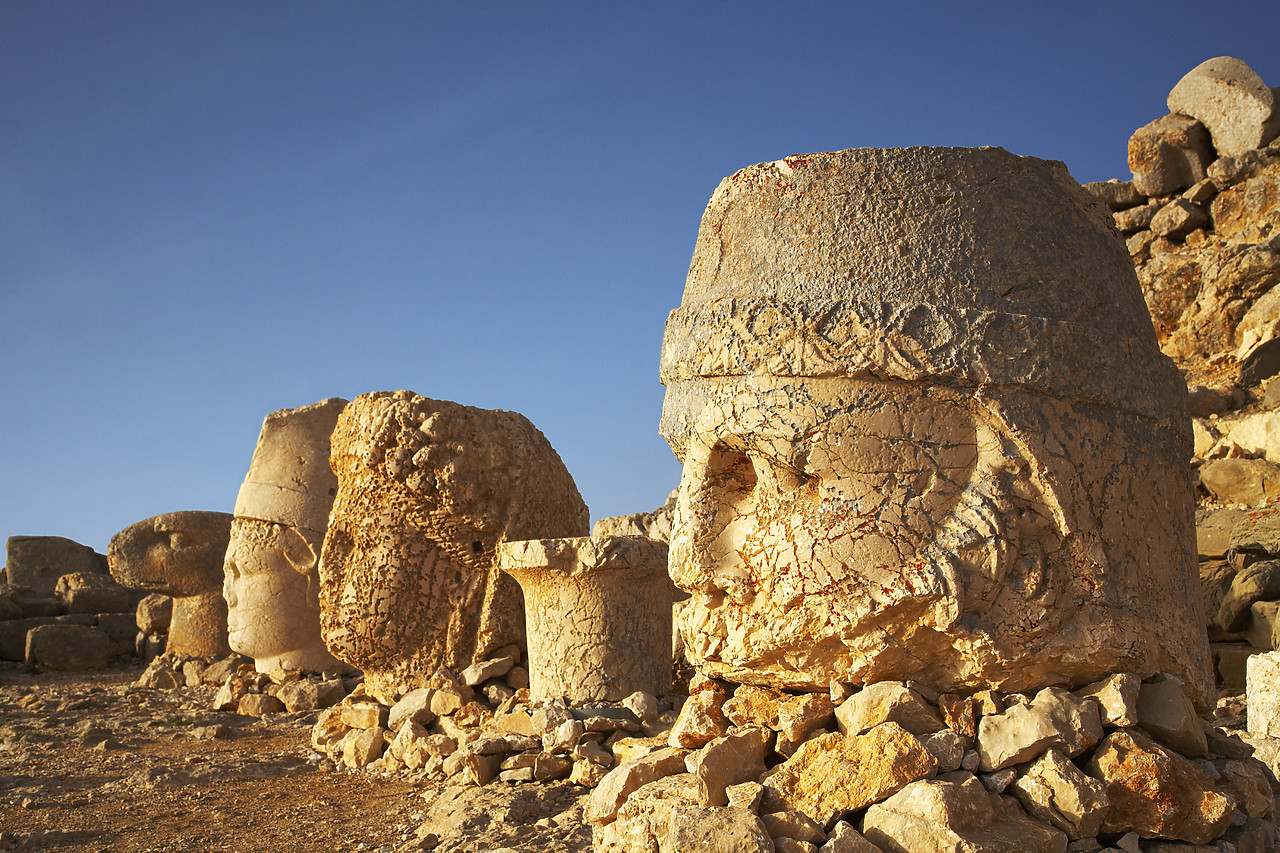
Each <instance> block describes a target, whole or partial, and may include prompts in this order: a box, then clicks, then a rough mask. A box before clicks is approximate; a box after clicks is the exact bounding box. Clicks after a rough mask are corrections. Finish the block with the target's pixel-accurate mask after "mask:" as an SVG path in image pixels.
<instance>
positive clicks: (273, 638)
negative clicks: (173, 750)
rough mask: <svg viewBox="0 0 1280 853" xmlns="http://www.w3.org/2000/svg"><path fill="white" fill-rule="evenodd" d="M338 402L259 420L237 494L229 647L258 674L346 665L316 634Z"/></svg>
mask: <svg viewBox="0 0 1280 853" xmlns="http://www.w3.org/2000/svg"><path fill="white" fill-rule="evenodd" d="M346 404H347V401H346V400H343V399H340V398H337V397H333V398H330V399H328V400H322V401H321V402H319V403H313V404H312V405H310V406H302V407H300V408H297V409H281V410H280V411H278V412H272V413H271V414H269V415H267V417H266V419H265V420H264V421H263V422H262V433H261V435H260V436H259V437H258V446H257V448H256V449H255V450H254V453H253V461H252V462H250V464H249V473H248V475H247V476H246V477H245V480H244V484H243V485H242V486H241V487H240V494H239V496H238V497H237V498H236V509H235V520H234V521H232V522H231V541H230V545H229V546H228V548H227V554H226V561H225V563H224V566H223V570H224V575H225V581H224V586H223V595H224V596H225V598H226V600H227V628H228V631H229V641H230V644H231V648H232V650H233V651H236V652H239V653H240V654H243V655H248V656H249V657H251V658H253V659H254V664H255V666H256V667H257V669H258V670H259V671H261V672H271V671H272V670H276V669H296V670H302V671H304V672H337V671H340V670H343V669H346V668H347V667H346V665H345V664H343V663H341V662H340V661H338V660H337V659H336V658H335V657H334V656H333V655H331V654H330V653H329V650H328V649H327V648H326V647H325V644H324V640H323V639H322V638H321V637H320V569H319V565H320V549H321V547H322V546H323V545H324V532H325V528H326V527H327V526H328V523H329V509H330V508H331V507H332V506H333V497H334V495H336V494H337V492H338V478H337V477H335V476H334V474H333V471H332V470H331V469H330V468H329V435H330V434H331V433H332V432H333V427H334V424H335V423H336V422H337V420H338V415H339V414H340V413H341V412H342V408H343V407H344V406H345V405H346Z"/></svg>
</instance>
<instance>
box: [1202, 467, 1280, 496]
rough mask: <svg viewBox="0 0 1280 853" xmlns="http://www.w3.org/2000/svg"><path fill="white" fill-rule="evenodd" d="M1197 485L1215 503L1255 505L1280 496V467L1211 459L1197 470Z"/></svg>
mask: <svg viewBox="0 0 1280 853" xmlns="http://www.w3.org/2000/svg"><path fill="white" fill-rule="evenodd" d="M1200 485H1202V486H1204V487H1205V490H1206V491H1208V492H1209V494H1210V495H1212V496H1213V497H1214V498H1216V499H1217V500H1220V501H1223V502H1225V503H1237V504H1245V505H1247V506H1256V505H1257V504H1260V503H1262V502H1263V501H1267V500H1270V499H1272V498H1274V497H1277V496H1280V465H1277V464H1276V463H1275V462H1271V461H1270V460H1267V459H1214V460H1213V461H1211V462H1209V463H1208V464H1207V465H1205V466H1204V467H1203V468H1201V469H1200Z"/></svg>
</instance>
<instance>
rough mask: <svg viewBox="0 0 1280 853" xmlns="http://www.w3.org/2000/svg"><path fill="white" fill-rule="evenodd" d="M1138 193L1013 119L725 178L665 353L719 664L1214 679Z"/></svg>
mask: <svg viewBox="0 0 1280 853" xmlns="http://www.w3.org/2000/svg"><path fill="white" fill-rule="evenodd" d="M1109 220H1110V213H1109V211H1107V210H1106V209H1105V207H1104V206H1103V205H1102V204H1101V203H1100V202H1099V201H1098V200H1097V199H1096V198H1094V197H1092V196H1090V195H1089V194H1087V193H1085V192H1084V191H1083V190H1081V189H1080V187H1079V186H1078V185H1076V184H1075V183H1074V182H1073V181H1072V180H1071V179H1070V178H1069V176H1068V175H1067V173H1066V171H1065V170H1064V169H1063V168H1062V167H1061V165H1060V164H1052V163H1048V162H1045V161H1040V160H1034V159H1031V158H1019V157H1015V156H1013V155H1010V154H1008V153H1007V152H1004V151H1001V150H998V149H981V150H966V149H924V148H912V149H890V150H869V149H867V150H853V151H843V152H836V153H831V154H816V155H803V156H800V155H798V156H795V157H790V158H787V159H786V160H782V161H778V162H776V163H766V164H762V165H758V166H753V167H750V168H748V169H744V170H742V171H741V172H739V173H737V174H736V175H734V176H732V177H730V178H728V179H726V180H725V181H723V182H722V183H721V185H720V187H719V188H718V189H717V190H716V192H715V194H714V195H713V197H712V199H711V202H710V203H709V205H708V207H707V210H706V213H705V214H704V217H703V222H702V227H701V230H700V232H699V237H698V243H697V247H696V248H695V251H694V256H693V260H692V262H691V265H690V273H689V278H688V282H687V284H686V288H685V294H684V298H683V301H682V304H681V306H680V307H679V308H678V309H676V310H675V311H674V312H672V314H671V316H670V318H669V320H668V323H667V329H666V336H665V339H664V343H663V358H662V368H661V375H662V378H663V381H664V383H665V384H666V386H667V394H666V401H665V405H664V410H663V418H662V425H661V431H662V433H663V435H664V437H665V438H666V439H667V441H668V443H669V444H670V445H671V447H672V449H673V451H674V452H675V454H676V456H677V457H678V458H679V459H680V460H681V461H682V463H683V464H684V474H683V478H682V482H681V487H680V492H679V496H678V499H677V504H676V522H675V525H674V528H673V534H672V540H671V557H670V568H671V573H672V577H673V579H674V580H675V581H676V584H677V585H678V586H680V587H681V588H682V589H685V590H687V591H689V592H690V593H692V595H693V598H692V599H691V601H690V606H689V607H687V608H686V609H685V611H684V615H682V617H681V623H682V631H683V634H684V640H685V648H686V654H687V655H688V657H689V659H690V661H691V662H693V663H694V665H695V666H696V667H698V668H699V669H700V670H701V671H703V672H706V673H708V674H711V675H715V676H717V677H724V678H728V679H732V680H735V681H739V682H743V683H751V684H759V685H764V686H773V687H785V688H791V689H804V690H814V689H826V687H827V685H828V684H829V683H830V682H831V681H833V680H836V681H842V682H846V683H853V684H858V683H869V682H875V681H885V680H903V681H905V680H911V679H914V680H917V681H919V682H921V683H922V684H924V685H927V686H929V687H930V688H932V689H934V690H940V691H941V690H946V691H950V692H956V693H960V692H972V690H973V689H975V688H981V687H985V686H994V687H998V688H1000V689H1004V690H1019V689H1028V688H1031V687H1037V686H1040V685H1042V684H1044V683H1046V682H1048V681H1052V682H1053V683H1064V682H1065V683H1068V684H1070V685H1071V686H1078V685H1083V684H1087V683H1090V682H1092V681H1095V680H1097V679H1099V678H1101V677H1103V676H1105V675H1106V674H1108V673H1110V672H1116V671H1131V672H1134V673H1135V674H1138V675H1139V676H1144V677H1145V676H1147V675H1151V674H1154V673H1155V672H1158V671H1161V670H1171V671H1173V672H1175V674H1178V675H1180V676H1182V677H1184V680H1186V681H1187V683H1188V684H1193V685H1195V688H1194V692H1195V695H1196V696H1197V697H1199V698H1200V699H1203V698H1204V697H1207V696H1208V693H1209V685H1210V677H1209V674H1210V665H1209V656H1208V648H1207V644H1206V642H1205V638H1204V636H1203V630H1202V627H1201V626H1202V625H1203V614H1202V613H1201V612H1200V603H1199V595H1198V579H1197V577H1196V573H1195V566H1196V561H1195V553H1194V550H1195V545H1194V540H1193V533H1194V525H1193V523H1192V504H1191V500H1192V497H1191V492H1190V490H1189V489H1188V485H1187V467H1186V459H1187V456H1188V455H1189V452H1190V449H1191V443H1190V430H1189V423H1190V419H1189V418H1188V417H1187V415H1186V408H1185V407H1186V396H1185V395H1186V390H1185V389H1186V385H1185V383H1184V382H1183V381H1182V379H1181V378H1180V377H1179V376H1178V374H1177V372H1176V370H1174V368H1173V367H1172V365H1171V364H1170V362H1169V361H1168V360H1167V359H1166V358H1165V357H1164V356H1162V355H1161V354H1160V352H1159V350H1158V348H1157V345H1156V338H1155V335H1154V333H1153V330H1152V327H1151V320H1150V315H1149V314H1148V312H1147V309H1146V307H1145V304H1144V303H1143V299H1142V293H1141V290H1140V288H1139V286H1138V283H1137V281H1136V280H1135V276H1134V274H1133V267H1132V264H1131V262H1130V260H1129V257H1128V255H1127V252H1126V250H1125V248H1124V246H1123V244H1122V243H1121V242H1120V241H1119V240H1118V239H1117V237H1116V233H1115V231H1114V230H1113V228H1112V227H1111V225H1110V222H1109ZM1103 305H1105V306H1107V308H1106V309H1105V310H1103V309H1102V307H1101V306H1103ZM1121 365H1124V366H1123V367H1121ZM1139 377H1141V378H1140V379H1139ZM1157 496H1160V497H1158V498H1157ZM853 567H857V568H856V570H854V569H853ZM1198 701H1199V699H1198Z"/></svg>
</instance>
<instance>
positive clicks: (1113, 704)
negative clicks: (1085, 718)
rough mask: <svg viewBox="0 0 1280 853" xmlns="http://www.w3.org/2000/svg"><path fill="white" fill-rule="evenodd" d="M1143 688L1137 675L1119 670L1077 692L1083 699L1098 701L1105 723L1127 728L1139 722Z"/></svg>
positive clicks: (1114, 726)
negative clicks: (1139, 707)
mask: <svg viewBox="0 0 1280 853" xmlns="http://www.w3.org/2000/svg"><path fill="white" fill-rule="evenodd" d="M1141 690H1142V683H1141V682H1140V681H1139V680H1138V678H1137V676H1135V675H1132V674H1131V673H1127V672H1118V673H1115V674H1113V675H1108V676H1107V677H1106V678H1104V679H1102V680H1101V681H1097V682H1094V683H1093V684H1088V685H1086V686H1084V687H1081V688H1080V689H1079V690H1077V691H1075V693H1076V695H1077V696H1079V697H1080V698H1081V699H1092V700H1094V701H1095V702H1097V703H1098V711H1099V713H1100V715H1101V717H1102V724H1103V725H1105V726H1110V727H1111V728H1125V727H1129V726H1134V725H1137V723H1138V696H1139V694H1140V693H1141Z"/></svg>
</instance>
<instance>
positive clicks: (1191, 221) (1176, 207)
mask: <svg viewBox="0 0 1280 853" xmlns="http://www.w3.org/2000/svg"><path fill="white" fill-rule="evenodd" d="M1208 224H1209V214H1208V213H1206V212H1205V209H1204V208H1203V207H1201V206H1200V205H1198V204H1192V203H1191V202H1189V201H1187V200H1186V199H1182V198H1175V199H1174V200H1173V201H1171V202H1169V203H1168V204H1166V205H1164V206H1162V207H1161V208H1160V210H1159V212H1158V213H1156V215H1155V216H1153V217H1151V232H1152V233H1153V234H1155V235H1156V236H1157V237H1166V238H1168V239H1170V240H1181V239H1183V238H1185V237H1186V236H1187V235H1188V234H1190V233H1191V232H1192V231H1195V230H1196V229H1197V228H1204V227H1205V226H1207V225H1208Z"/></svg>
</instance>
